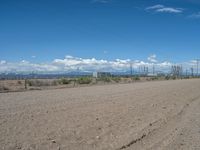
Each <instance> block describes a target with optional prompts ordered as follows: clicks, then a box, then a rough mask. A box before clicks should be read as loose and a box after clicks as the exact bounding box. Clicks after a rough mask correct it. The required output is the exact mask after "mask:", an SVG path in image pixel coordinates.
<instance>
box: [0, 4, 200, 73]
mask: <svg viewBox="0 0 200 150" xmlns="http://www.w3.org/2000/svg"><path fill="white" fill-rule="evenodd" d="M68 55H70V56H73V57H75V58H80V59H92V58H95V59H96V60H101V59H103V60H107V61H113V60H116V59H121V60H127V59H130V60H140V61H148V59H147V58H148V57H150V56H152V55H156V56H157V57H156V61H159V62H164V61H168V62H174V63H175V62H186V61H190V60H193V59H196V58H199V56H200V1H199V0H59V1H56V0H17V1H16V0H1V1H0V61H1V62H2V64H4V65H5V63H4V62H6V63H11V62H12V63H14V62H15V63H17V62H22V61H23V60H26V61H27V62H29V63H32V64H49V63H52V62H55V60H56V59H60V60H65V59H66V57H65V56H68ZM70 59H71V58H70ZM67 63H68V62H67ZM13 65H14V64H13ZM5 70H6V69H5Z"/></svg>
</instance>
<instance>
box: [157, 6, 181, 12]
mask: <svg viewBox="0 0 200 150" xmlns="http://www.w3.org/2000/svg"><path fill="white" fill-rule="evenodd" d="M156 11H157V12H166V13H182V12H183V10H182V9H179V8H170V7H166V8H160V9H157V10H156Z"/></svg>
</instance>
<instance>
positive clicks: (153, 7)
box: [146, 4, 164, 10]
mask: <svg viewBox="0 0 200 150" xmlns="http://www.w3.org/2000/svg"><path fill="white" fill-rule="evenodd" d="M160 8H164V6H163V5H160V4H158V5H154V6H150V7H147V8H146V10H151V9H160Z"/></svg>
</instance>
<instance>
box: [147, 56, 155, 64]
mask: <svg viewBox="0 0 200 150" xmlns="http://www.w3.org/2000/svg"><path fill="white" fill-rule="evenodd" d="M147 59H148V61H149V62H152V63H156V62H157V60H156V55H155V54H153V55H151V56H149V57H148V58H147Z"/></svg>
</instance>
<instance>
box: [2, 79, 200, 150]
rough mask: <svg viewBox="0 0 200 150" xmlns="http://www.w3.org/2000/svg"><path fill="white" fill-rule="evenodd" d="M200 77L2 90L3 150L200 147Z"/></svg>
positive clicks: (193, 149) (176, 149)
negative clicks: (41, 89) (199, 78)
mask: <svg viewBox="0 0 200 150" xmlns="http://www.w3.org/2000/svg"><path fill="white" fill-rule="evenodd" d="M199 108H200V80H198V79H193V80H192V79H191V80H176V81H158V82H145V83H134V84H116V85H106V86H91V87H81V88H68V89H54V90H44V91H28V92H17V93H0V149H2V150H4V149H6V150H16V149H24V150H34V149H37V150H120V149H121V150H133V149H136V150H140V149H141V150H146V149H152V150H157V149H162V150H179V149H182V150H197V149H200V142H199V139H200V109H199Z"/></svg>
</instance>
